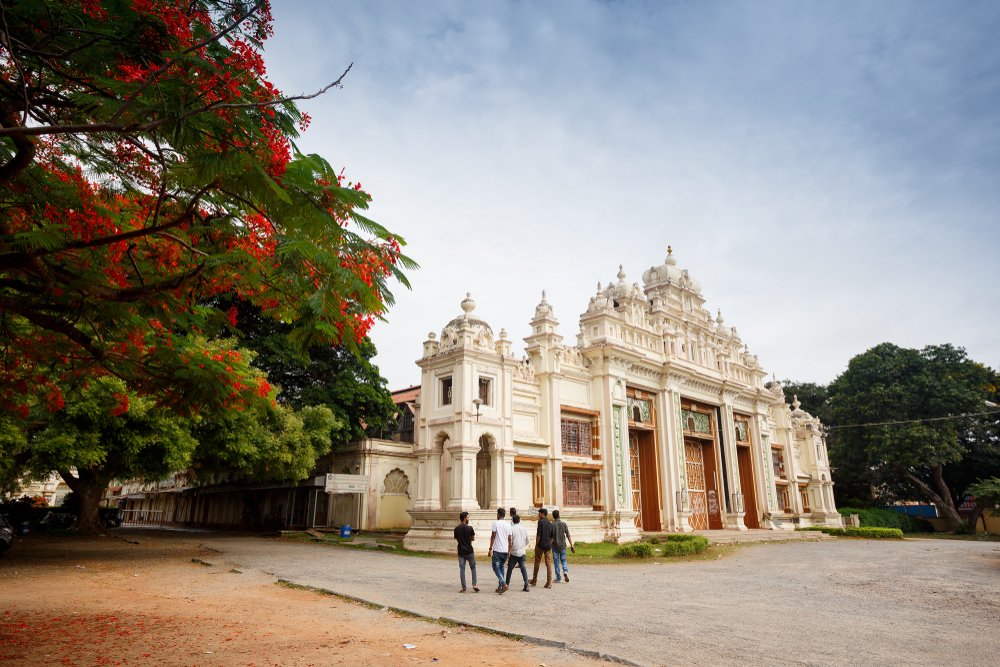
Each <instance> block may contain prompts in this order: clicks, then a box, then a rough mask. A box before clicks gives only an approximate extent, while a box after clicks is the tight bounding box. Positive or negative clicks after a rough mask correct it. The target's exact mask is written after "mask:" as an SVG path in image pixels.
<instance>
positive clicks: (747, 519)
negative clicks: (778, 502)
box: [736, 447, 760, 528]
mask: <svg viewBox="0 0 1000 667" xmlns="http://www.w3.org/2000/svg"><path fill="white" fill-rule="evenodd" d="M736 462H737V463H738V464H739V466H740V490H741V491H742V492H743V511H744V512H746V514H745V515H744V516H743V523H744V524H745V525H746V527H747V528H760V512H758V511H757V485H756V484H754V479H753V456H752V455H751V452H750V448H749V447H737V448H736Z"/></svg>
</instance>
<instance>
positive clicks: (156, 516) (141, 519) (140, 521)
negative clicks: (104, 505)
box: [122, 510, 163, 528]
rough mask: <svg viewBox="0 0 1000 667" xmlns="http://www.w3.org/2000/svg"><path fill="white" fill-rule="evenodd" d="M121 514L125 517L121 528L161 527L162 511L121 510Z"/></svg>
mask: <svg viewBox="0 0 1000 667" xmlns="http://www.w3.org/2000/svg"><path fill="white" fill-rule="evenodd" d="M122 514H124V515H125V516H124V518H123V520H122V525H123V526H128V527H131V528H136V527H148V526H162V525H163V510H122Z"/></svg>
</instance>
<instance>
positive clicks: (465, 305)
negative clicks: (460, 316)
mask: <svg viewBox="0 0 1000 667" xmlns="http://www.w3.org/2000/svg"><path fill="white" fill-rule="evenodd" d="M475 309H476V302H475V301H473V300H472V292H466V293H465V298H464V299H462V310H464V311H465V314H466V315H468V314H469V313H471V312H472V311H474V310H475Z"/></svg>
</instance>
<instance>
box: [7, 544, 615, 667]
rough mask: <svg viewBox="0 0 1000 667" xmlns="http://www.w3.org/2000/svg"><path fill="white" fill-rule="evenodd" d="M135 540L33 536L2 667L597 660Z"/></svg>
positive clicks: (189, 549) (23, 553)
mask: <svg viewBox="0 0 1000 667" xmlns="http://www.w3.org/2000/svg"><path fill="white" fill-rule="evenodd" d="M137 540H138V542H139V544H131V543H129V542H126V541H125V540H123V539H120V538H117V537H97V538H86V539H84V538H46V537H40V536H29V537H28V538H26V539H24V540H21V541H20V542H18V543H17V544H16V545H15V547H14V549H12V550H11V551H10V552H8V553H7V554H6V556H3V557H0V664H4V665H7V664H10V665H32V666H34V665H87V666H90V665H197V666H199V667H203V666H204V667H208V666H214V665H221V666H230V665H254V666H261V665H282V666H284V665H411V664H438V665H504V666H514V665H547V666H551V665H578V664H580V663H581V662H591V663H592V664H599V663H597V662H595V661H590V660H587V659H585V658H583V657H582V656H580V655H576V654H573V653H569V652H567V651H564V650H560V649H556V648H545V647H539V646H535V645H531V644H526V643H523V642H519V641H515V640H513V639H509V638H506V637H502V636H497V635H490V634H486V633H483V632H477V631H474V630H467V629H465V628H462V627H457V626H444V625H440V624H437V623H432V622H428V621H422V620H419V619H415V618H410V617H404V616H400V615H397V614H394V613H392V612H388V611H382V610H380V609H371V608H368V607H364V606H362V605H359V604H356V603H353V602H349V601H345V600H342V599H339V598H336V597H330V596H324V595H320V594H317V593H314V592H311V591H307V590H295V589H289V588H284V587H281V586H279V585H276V584H275V583H274V581H275V580H274V578H273V577H269V576H267V575H264V574H259V573H258V574H254V573H251V572H241V571H238V570H235V569H227V568H225V567H220V566H207V565H204V564H202V563H201V562H199V561H201V560H208V559H210V558H212V557H214V556H218V554H217V553H216V552H213V551H210V550H208V549H204V548H201V547H199V545H198V544H197V541H188V540H177V539H163V538H157V537H156V536H143V537H139V538H137ZM469 594H471V592H470V593H469ZM478 595H482V596H490V595H492V593H490V592H489V591H486V590H484V591H483V592H481V593H478ZM404 644H413V645H415V646H416V648H412V649H407V648H405V647H404Z"/></svg>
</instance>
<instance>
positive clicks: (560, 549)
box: [552, 510, 576, 584]
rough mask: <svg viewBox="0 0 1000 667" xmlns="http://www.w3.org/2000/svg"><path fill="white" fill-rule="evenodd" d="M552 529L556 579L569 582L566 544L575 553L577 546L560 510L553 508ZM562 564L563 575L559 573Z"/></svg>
mask: <svg viewBox="0 0 1000 667" xmlns="http://www.w3.org/2000/svg"><path fill="white" fill-rule="evenodd" d="M552 519H553V522H552V524H553V525H552V529H553V531H554V532H555V537H554V538H553V540H552V560H553V561H554V562H555V565H556V581H560V580H563V581H565V582H566V583H567V584H568V583H569V564H567V563H566V545H567V544H569V548H570V550H571V551H572V552H573V553H576V547H574V546H573V538H572V537H570V536H569V526H567V525H566V522H565V521H563V520H562V519H560V518H559V510H552ZM560 565H562V576H561V577H560V575H559V566H560Z"/></svg>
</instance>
